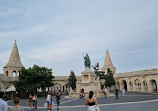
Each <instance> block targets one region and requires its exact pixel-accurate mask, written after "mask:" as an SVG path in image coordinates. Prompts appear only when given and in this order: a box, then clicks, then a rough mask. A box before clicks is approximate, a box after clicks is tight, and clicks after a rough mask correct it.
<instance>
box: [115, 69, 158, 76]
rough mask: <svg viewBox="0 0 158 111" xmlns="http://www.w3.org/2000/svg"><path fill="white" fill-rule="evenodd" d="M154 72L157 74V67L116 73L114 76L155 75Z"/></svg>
mask: <svg viewBox="0 0 158 111" xmlns="http://www.w3.org/2000/svg"><path fill="white" fill-rule="evenodd" d="M155 74H158V69H148V70H141V71H134V72H125V73H118V74H115V75H114V78H121V77H134V76H145V75H155Z"/></svg>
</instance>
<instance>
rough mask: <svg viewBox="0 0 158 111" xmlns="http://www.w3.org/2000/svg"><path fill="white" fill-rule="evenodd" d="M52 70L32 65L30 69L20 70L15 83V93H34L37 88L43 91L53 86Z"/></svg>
mask: <svg viewBox="0 0 158 111" xmlns="http://www.w3.org/2000/svg"><path fill="white" fill-rule="evenodd" d="M53 78H54V76H52V69H48V68H46V67H39V66H38V65H34V66H33V67H32V68H28V69H25V68H22V70H21V74H20V75H19V81H17V82H15V87H16V90H17V91H27V90H28V91H29V92H30V91H31V92H36V89H37V88H42V89H45V88H46V87H50V86H52V85H53V82H52V79H53Z"/></svg>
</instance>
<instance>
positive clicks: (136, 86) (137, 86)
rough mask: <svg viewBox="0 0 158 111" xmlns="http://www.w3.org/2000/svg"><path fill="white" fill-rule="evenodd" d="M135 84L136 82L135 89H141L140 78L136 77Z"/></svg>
mask: <svg viewBox="0 0 158 111" xmlns="http://www.w3.org/2000/svg"><path fill="white" fill-rule="evenodd" d="M134 84H135V89H136V90H137V91H140V90H141V82H140V80H138V79H136V80H135V82H134Z"/></svg>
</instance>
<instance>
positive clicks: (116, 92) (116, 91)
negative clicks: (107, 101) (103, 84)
mask: <svg viewBox="0 0 158 111" xmlns="http://www.w3.org/2000/svg"><path fill="white" fill-rule="evenodd" d="M118 92H119V90H118V89H116V90H115V95H116V99H118Z"/></svg>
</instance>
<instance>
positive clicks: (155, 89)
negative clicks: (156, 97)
mask: <svg viewBox="0 0 158 111" xmlns="http://www.w3.org/2000/svg"><path fill="white" fill-rule="evenodd" d="M150 85H151V91H152V92H157V82H156V81H155V80H153V79H152V80H150Z"/></svg>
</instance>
